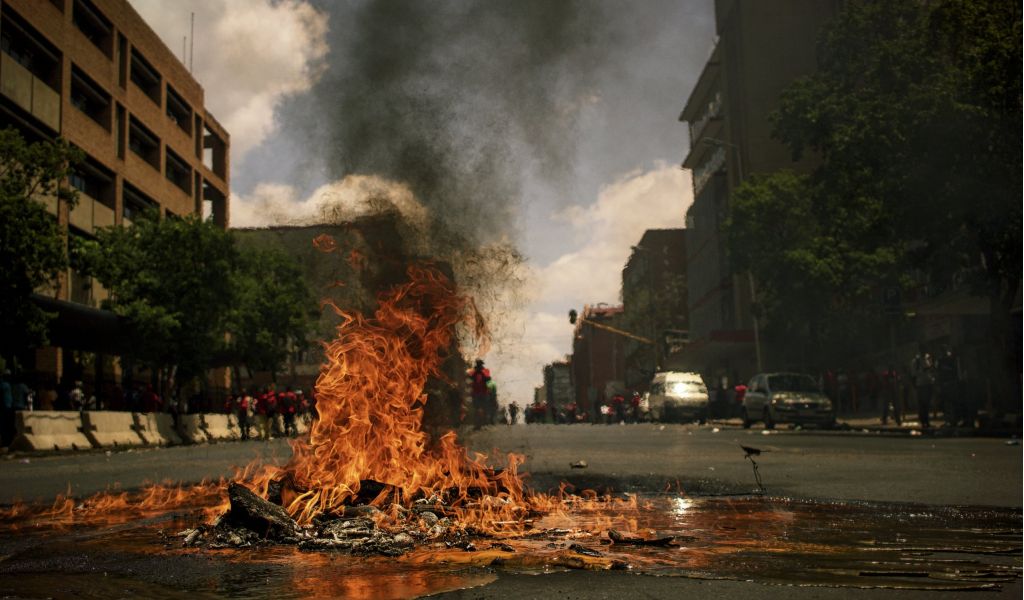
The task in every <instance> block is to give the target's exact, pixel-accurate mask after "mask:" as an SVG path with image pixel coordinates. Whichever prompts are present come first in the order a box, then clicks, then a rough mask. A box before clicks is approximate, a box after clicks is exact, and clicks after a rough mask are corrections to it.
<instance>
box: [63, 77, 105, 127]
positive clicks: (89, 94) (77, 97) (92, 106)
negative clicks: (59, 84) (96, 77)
mask: <svg viewBox="0 0 1024 600" xmlns="http://www.w3.org/2000/svg"><path fill="white" fill-rule="evenodd" d="M71 104H72V105H73V106H74V107H75V108H77V109H78V110H80V111H82V112H83V113H85V114H86V115H87V116H88V117H89V118H90V119H92V120H93V121H96V123H97V124H98V125H99V126H101V127H103V128H104V129H106V130H107V131H110V94H108V93H107V92H106V90H104V89H103V88H102V87H100V86H99V85H98V84H97V83H96V82H94V81H93V80H92V79H89V76H88V75H86V74H85V73H84V72H82V70H81V69H79V68H78V67H77V66H75V65H72V66H71Z"/></svg>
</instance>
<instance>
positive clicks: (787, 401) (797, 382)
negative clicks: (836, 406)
mask: <svg viewBox="0 0 1024 600" xmlns="http://www.w3.org/2000/svg"><path fill="white" fill-rule="evenodd" d="M754 421H762V422H764V427H765V429H773V428H774V427H775V425H776V424H777V423H794V424H796V425H808V424H812V425H819V426H821V427H832V426H833V425H835V423H836V413H835V411H834V410H833V408H832V401H831V400H829V399H828V397H826V396H825V394H823V393H821V388H820V387H819V386H818V382H816V381H815V380H814V379H813V378H812V377H811V376H810V375H802V374H800V373H762V374H760V375H756V376H755V377H754V378H753V379H751V380H750V385H748V386H747V393H746V395H745V396H744V397H743V426H744V427H750V425H751V424H752V423H753V422H754Z"/></svg>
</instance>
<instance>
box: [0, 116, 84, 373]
mask: <svg viewBox="0 0 1024 600" xmlns="http://www.w3.org/2000/svg"><path fill="white" fill-rule="evenodd" d="M80 158H81V155H80V153H79V152H78V151H77V150H75V149H74V148H73V147H71V146H70V145H69V144H68V143H67V142H65V141H63V140H57V141H56V142H37V143H32V144H29V143H26V142H25V140H24V139H23V138H22V137H21V135H20V134H19V133H18V132H17V131H16V130H14V129H10V128H8V129H5V130H3V131H0V331H2V332H3V334H0V356H6V357H10V356H13V355H16V354H18V353H20V352H22V351H23V350H25V349H26V348H31V347H34V346H39V345H43V344H45V343H46V328H47V324H48V323H49V321H50V319H51V318H52V315H51V314H50V313H47V312H45V311H43V310H42V309H40V308H39V307H38V306H37V305H36V304H35V303H33V302H32V300H31V295H32V293H33V292H35V291H37V290H40V289H43V288H46V287H51V288H55V287H56V286H57V285H58V283H59V279H60V275H61V273H63V272H64V271H65V270H66V269H67V266H68V258H67V252H66V246H67V245H66V241H65V238H64V234H63V233H62V231H61V229H60V226H59V224H58V223H57V219H56V218H55V217H54V216H53V215H51V214H50V213H48V212H47V211H46V208H45V207H44V206H43V204H42V203H41V202H39V201H38V200H39V199H41V198H43V197H46V196H51V197H59V198H61V199H63V200H64V201H65V202H69V203H72V204H73V203H74V201H75V199H76V198H77V196H76V194H75V193H74V190H71V189H69V188H67V187H66V186H62V185H61V183H62V182H63V181H65V179H66V177H67V175H68V173H69V172H70V170H71V168H72V167H73V165H74V164H75V163H76V162H78V161H79V160H80Z"/></svg>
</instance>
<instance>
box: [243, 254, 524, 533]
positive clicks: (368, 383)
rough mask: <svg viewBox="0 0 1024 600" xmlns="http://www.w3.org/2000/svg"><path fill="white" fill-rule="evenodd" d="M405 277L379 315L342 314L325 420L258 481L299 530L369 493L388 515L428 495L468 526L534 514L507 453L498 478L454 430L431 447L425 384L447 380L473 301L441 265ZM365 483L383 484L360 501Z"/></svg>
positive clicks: (515, 460)
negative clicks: (450, 356)
mask: <svg viewBox="0 0 1024 600" xmlns="http://www.w3.org/2000/svg"><path fill="white" fill-rule="evenodd" d="M408 275H409V281H408V283H406V284H404V285H401V286H398V287H397V288H395V289H393V290H391V291H390V292H388V293H386V294H384V295H382V296H381V297H380V299H379V300H380V302H379V307H378V308H377V310H376V312H375V313H374V315H373V316H372V317H370V318H367V317H364V316H362V315H359V314H347V313H343V312H341V311H339V314H341V316H342V317H343V321H342V323H341V325H339V327H338V330H337V336H336V337H335V339H334V340H333V341H331V342H330V343H329V344H327V345H326V347H325V363H324V365H323V367H322V369H321V373H320V377H319V379H318V380H317V384H316V397H317V411H318V413H319V419H318V420H317V421H315V422H314V423H313V425H312V428H311V430H310V435H309V438H308V439H301V440H296V441H295V442H293V444H292V450H293V455H292V459H291V461H290V462H289V463H288V464H287V465H286V466H284V467H283V468H281V469H276V470H274V469H272V470H269V471H267V472H265V473H264V476H263V477H262V481H258V482H255V483H257V484H258V486H257V491H260V492H263V493H266V485H267V484H268V483H269V482H270V481H272V480H276V481H281V482H283V489H282V501H283V505H284V506H285V508H286V510H287V511H288V512H289V513H290V514H291V515H292V516H293V517H294V518H295V519H296V520H297V521H298V522H299V523H300V524H302V523H308V522H309V521H310V520H311V519H312V518H313V517H315V516H317V515H323V514H333V513H338V512H339V511H341V510H342V508H343V507H344V506H345V505H346V504H351V503H352V501H353V500H354V499H355V498H356V497H362V498H364V499H365V500H368V501H369V503H370V504H371V505H374V506H376V507H378V508H384V509H392V510H398V509H397V507H398V506H404V507H408V506H409V505H410V504H411V503H412V502H414V501H415V500H421V501H424V500H426V501H429V502H430V503H436V504H438V505H444V507H445V509H446V510H449V511H454V512H456V513H457V514H458V516H459V517H460V519H459V521H460V522H461V523H464V524H467V525H473V526H475V527H478V528H480V527H485V528H487V529H489V530H490V529H494V528H496V527H497V528H502V527H505V528H508V527H509V526H511V527H512V528H514V526H515V524H517V523H520V522H521V521H522V519H523V517H524V515H525V514H526V513H527V510H528V509H527V505H528V502H527V499H526V497H525V495H524V493H523V486H522V482H521V480H520V477H519V475H518V473H517V470H516V469H517V467H518V465H519V464H520V463H521V462H522V458H521V457H518V456H516V455H509V457H508V462H507V466H506V468H505V469H503V470H498V471H496V470H494V469H492V468H491V467H490V466H489V465H487V464H486V462H485V461H486V459H487V457H486V456H484V455H476V456H474V457H472V458H470V457H469V456H467V454H466V452H465V450H464V449H463V448H462V447H461V446H459V444H458V443H457V441H456V436H455V433H454V432H448V433H446V434H445V435H444V436H442V437H441V438H440V440H438V441H437V442H436V443H432V442H431V440H430V438H429V436H428V435H427V434H426V432H425V431H424V428H423V408H424V405H425V402H426V399H427V398H426V394H425V393H424V389H425V386H426V383H427V380H428V378H429V377H431V376H433V377H438V378H441V377H443V376H444V374H443V373H442V372H441V365H442V363H443V361H444V359H445V358H446V354H447V353H448V352H449V351H450V349H451V348H452V347H453V342H454V341H455V339H454V336H455V335H456V332H457V330H458V328H459V326H460V324H462V323H465V322H467V319H470V320H471V321H470V322H473V320H475V319H474V318H475V315H474V314H473V313H474V311H473V309H472V303H471V302H470V301H469V300H468V299H466V298H464V297H461V296H459V295H458V294H456V293H455V290H454V287H453V285H452V283H451V282H450V281H449V280H448V278H446V277H445V276H444V275H443V274H441V273H440V272H439V271H438V270H437V269H435V268H432V267H410V268H409V272H408ZM366 482H376V483H379V484H383V489H379V490H378V489H376V488H375V489H374V490H373V491H372V494H373V497H371V498H366V496H365V494H363V496H360V492H362V491H364V490H363V489H362V488H363V486H364V485H365V484H366ZM260 486H262V487H260ZM393 507H394V508H393ZM495 523H498V524H501V525H498V526H495V525H493V524H495Z"/></svg>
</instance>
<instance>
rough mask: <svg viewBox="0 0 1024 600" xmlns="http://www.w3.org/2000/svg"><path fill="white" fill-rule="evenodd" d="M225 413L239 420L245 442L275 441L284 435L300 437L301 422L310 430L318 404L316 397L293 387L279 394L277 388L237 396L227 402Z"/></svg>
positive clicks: (241, 393)
mask: <svg viewBox="0 0 1024 600" xmlns="http://www.w3.org/2000/svg"><path fill="white" fill-rule="evenodd" d="M224 409H225V412H228V413H232V414H234V415H235V416H236V417H237V418H238V428H239V430H240V431H241V434H242V439H243V440H248V439H250V437H257V438H259V439H263V440H271V439H273V438H274V437H275V436H278V437H280V436H282V435H283V436H289V437H295V436H296V435H298V433H299V431H298V421H299V420H300V419H301V420H302V421H303V422H304V423H305V425H306V428H308V427H309V425H310V424H311V423H312V421H313V419H314V418H315V417H316V401H315V399H314V398H313V397H312V394H310V395H309V396H307V395H306V394H305V393H303V391H302V390H299V389H296V390H293V389H292V387H291V386H287V387H286V388H285V389H284V390H283V391H275V389H274V386H265V387H264V388H263V389H262V390H259V391H257V389H256V388H251V389H249V390H247V391H244V392H235V393H233V394H232V395H231V396H230V397H229V398H228V400H227V401H226V402H225V405H224ZM253 427H255V428H256V431H255V436H253V435H251V431H250V430H251V429H252V428H253Z"/></svg>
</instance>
